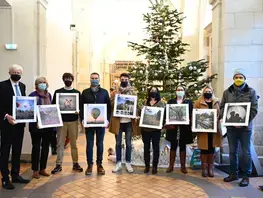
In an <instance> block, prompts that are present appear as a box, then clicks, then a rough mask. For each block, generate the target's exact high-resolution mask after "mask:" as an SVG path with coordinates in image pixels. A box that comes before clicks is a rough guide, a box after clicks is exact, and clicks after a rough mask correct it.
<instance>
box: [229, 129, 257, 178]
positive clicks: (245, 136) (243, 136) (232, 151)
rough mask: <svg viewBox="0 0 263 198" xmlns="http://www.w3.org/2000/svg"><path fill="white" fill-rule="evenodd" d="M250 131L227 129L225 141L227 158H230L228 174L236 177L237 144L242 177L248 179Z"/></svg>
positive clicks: (249, 172)
mask: <svg viewBox="0 0 263 198" xmlns="http://www.w3.org/2000/svg"><path fill="white" fill-rule="evenodd" d="M251 134H252V131H251V130H244V129H242V128H228V129H227V139H228V144H229V157H230V174H232V175H236V176H238V158H239V155H238V150H239V147H238V144H239V143H240V148H241V149H242V160H243V164H242V171H243V173H244V177H248V176H249V175H250V174H251V171H252V158H251V147H250V144H251V140H250V139H251Z"/></svg>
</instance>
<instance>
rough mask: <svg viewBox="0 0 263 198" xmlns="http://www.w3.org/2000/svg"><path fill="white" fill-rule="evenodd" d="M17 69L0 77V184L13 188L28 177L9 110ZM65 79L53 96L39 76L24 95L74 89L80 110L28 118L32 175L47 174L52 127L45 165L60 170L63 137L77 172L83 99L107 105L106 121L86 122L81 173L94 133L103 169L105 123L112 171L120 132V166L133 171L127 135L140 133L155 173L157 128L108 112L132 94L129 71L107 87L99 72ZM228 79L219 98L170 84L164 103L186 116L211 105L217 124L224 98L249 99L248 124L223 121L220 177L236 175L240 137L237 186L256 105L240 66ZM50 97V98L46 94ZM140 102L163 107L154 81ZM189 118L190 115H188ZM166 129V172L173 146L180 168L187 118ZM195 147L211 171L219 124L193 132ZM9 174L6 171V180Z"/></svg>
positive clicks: (205, 170) (247, 162)
mask: <svg viewBox="0 0 263 198" xmlns="http://www.w3.org/2000/svg"><path fill="white" fill-rule="evenodd" d="M22 73H23V69H22V67H21V66H19V65H12V66H11V67H10V68H9V74H10V79H8V80H6V81H3V82H1V83H0V95H2V101H1V103H0V130H1V148H0V169H1V173H2V186H3V188H5V189H14V185H13V183H28V182H29V180H26V179H24V178H22V177H21V176H20V174H19V171H20V155H21V148H22V143H23V136H24V127H25V124H16V122H15V119H14V117H13V116H12V104H13V96H26V87H25V85H24V84H23V83H22V82H21V81H20V79H21V75H22ZM62 80H63V82H64V84H65V86H64V87H63V88H60V89H58V90H56V91H55V93H54V96H53V97H52V96H51V94H50V93H49V92H48V81H47V79H46V78H45V77H39V78H37V79H36V80H35V91H34V92H32V93H31V94H29V96H34V97H37V104H38V105H48V104H56V94H58V93H78V94H79V100H80V101H79V104H80V112H76V113H75V114H63V115H62V120H63V126H62V127H58V128H57V129H54V128H44V129H40V128H39V126H38V124H37V123H30V124H29V132H30V134H31V138H32V162H31V163H32V170H33V178H36V179H38V178H40V175H41V176H49V173H47V171H46V165H47V160H48V153H49V144H50V141H51V138H52V134H53V133H54V131H55V130H57V142H58V143H57V160H56V166H55V168H54V169H53V170H52V171H51V173H52V174H56V173H58V172H60V171H62V163H63V156H64V144H65V140H66V138H67V137H68V138H69V140H70V145H71V156H72V161H73V170H75V171H78V172H82V171H83V168H82V167H81V166H80V165H79V164H78V148H77V143H76V141H77V138H78V122H79V121H80V122H81V123H82V122H83V119H84V116H83V104H96V103H97V104H106V105H107V120H108V123H107V126H106V127H87V128H85V134H86V157H87V169H86V171H85V174H86V175H90V174H92V171H93V147H94V136H95V134H96V146H97V159H96V165H97V173H98V174H100V175H104V174H105V170H104V168H103V166H102V161H103V150H104V148H103V145H104V143H103V142H104V135H105V128H108V130H109V132H111V133H113V134H115V140H116V147H115V149H116V165H115V167H114V168H113V170H112V172H114V173H115V172H119V171H121V170H122V135H123V132H124V133H125V145H126V149H125V150H126V153H125V161H126V163H125V167H126V170H127V171H128V172H129V173H132V172H133V167H132V165H131V153H132V136H134V135H139V134H141V135H142V141H143V143H144V161H145V169H144V173H148V172H149V171H150V163H151V162H150V147H151V146H150V145H151V144H152V148H153V160H152V174H156V173H157V171H158V169H157V167H158V162H159V154H160V147H159V144H160V138H161V130H159V129H151V128H144V127H139V124H138V123H139V121H138V119H139V117H136V118H122V117H115V116H113V109H114V105H116V104H115V96H116V94H124V95H137V91H136V89H135V88H134V87H133V86H131V84H130V76H129V74H127V73H122V74H121V75H120V85H119V87H117V88H116V89H114V90H111V93H110V95H109V93H108V91H107V90H106V89H104V88H102V87H101V86H100V76H99V74H98V73H92V74H91V75H90V87H89V88H87V89H85V90H84V91H83V92H82V93H80V92H79V91H78V90H76V89H74V88H73V86H72V82H73V81H74V76H73V75H72V74H71V73H65V74H63V76H62ZM233 80H234V83H233V84H232V85H231V86H230V87H229V88H228V89H227V90H225V91H224V94H223V98H222V100H221V102H219V100H218V99H217V98H216V97H215V96H214V91H213V89H212V87H211V86H206V87H205V88H204V89H203V93H202V95H201V96H200V98H199V99H198V100H197V101H195V102H194V104H193V102H192V101H191V100H189V99H187V98H186V97H185V96H186V91H187V90H185V88H184V87H182V86H178V87H177V89H176V97H175V98H173V99H171V100H169V101H168V104H188V105H189V116H190V118H191V115H192V110H193V108H195V109H216V110H217V113H218V116H217V119H218V126H220V120H221V119H222V116H223V111H224V106H225V103H230V102H231V103H236V102H250V103H251V110H250V117H249V121H250V122H249V125H248V127H227V138H228V142H229V151H230V152H229V156H230V175H229V176H228V177H226V178H224V181H225V182H231V181H234V180H238V179H239V178H238V143H239V142H240V143H241V149H242V154H243V159H244V161H243V172H244V176H243V179H242V181H241V182H240V186H247V185H248V184H249V179H248V177H249V175H250V174H251V171H252V160H251V151H250V138H251V134H252V120H253V119H254V118H255V116H256V114H257V109H258V99H257V95H256V92H255V90H253V89H252V88H251V87H249V86H248V85H247V83H246V82H245V80H246V76H245V74H244V71H243V70H242V69H238V70H236V71H235V73H234V75H233ZM52 98H53V99H52ZM144 105H145V106H152V107H162V108H164V107H165V104H164V102H163V101H162V99H161V96H160V92H159V90H158V87H151V88H149V90H148V92H147V98H146V100H145V103H144ZM190 120H191V119H190ZM164 128H165V129H166V139H167V140H168V141H170V143H171V149H170V165H169V167H168V168H167V170H166V172H167V173H170V172H172V171H173V169H174V162H175V157H176V149H177V147H179V149H180V162H181V172H182V173H184V174H186V173H187V169H186V167H185V163H186V162H185V161H186V145H187V144H190V143H192V142H193V136H192V130H191V122H190V124H189V125H164ZM197 140H198V148H199V149H201V162H202V176H203V177H207V176H209V177H214V173H213V165H214V153H215V147H220V146H221V142H222V134H221V130H220V127H218V130H217V133H206V132H202V133H197ZM11 147H12V159H11V162H12V167H11V174H10V171H9V169H8V159H9V153H10V148H11ZM9 175H11V178H12V182H11V180H10V177H9Z"/></svg>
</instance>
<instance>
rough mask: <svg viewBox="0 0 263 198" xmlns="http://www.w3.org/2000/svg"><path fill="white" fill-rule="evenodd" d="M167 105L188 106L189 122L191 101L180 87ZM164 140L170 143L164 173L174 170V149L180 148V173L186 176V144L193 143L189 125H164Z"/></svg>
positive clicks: (191, 108) (191, 107)
mask: <svg viewBox="0 0 263 198" xmlns="http://www.w3.org/2000/svg"><path fill="white" fill-rule="evenodd" d="M168 104H188V105H189V119H190V120H191V116H192V110H193V103H192V101H191V100H188V99H186V98H185V90H184V88H183V87H182V86H178V87H177V89H176V98H174V99H171V100H169V101H168ZM165 128H166V129H167V130H166V140H168V141H169V142H171V149H170V164H169V167H168V168H167V170H166V172H167V173H170V172H172V171H173V169H174V162H175V157H176V149H177V147H178V146H179V148H180V164H181V172H182V173H184V174H186V173H187V170H186V167H185V160H186V144H191V143H193V137H192V130H191V124H189V125H166V126H165Z"/></svg>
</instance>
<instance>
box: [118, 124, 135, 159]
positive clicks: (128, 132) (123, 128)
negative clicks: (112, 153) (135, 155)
mask: <svg viewBox="0 0 263 198" xmlns="http://www.w3.org/2000/svg"><path fill="white" fill-rule="evenodd" d="M122 132H125V144H126V156H125V159H126V162H131V150H132V145H131V141H132V125H131V122H128V123H121V124H120V130H119V134H118V135H115V139H116V156H117V160H116V162H121V155H122Z"/></svg>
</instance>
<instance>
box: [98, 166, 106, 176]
mask: <svg viewBox="0 0 263 198" xmlns="http://www.w3.org/2000/svg"><path fill="white" fill-rule="evenodd" d="M97 172H98V174H99V175H105V170H104V168H103V166H102V165H101V164H100V165H98V166H97Z"/></svg>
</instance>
